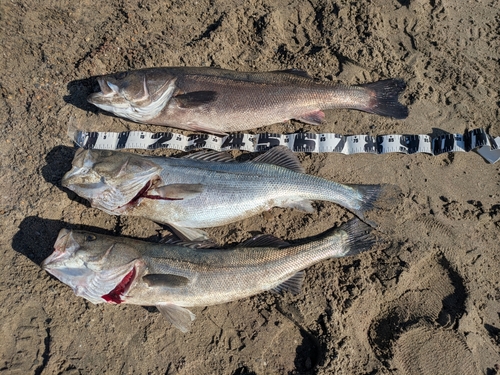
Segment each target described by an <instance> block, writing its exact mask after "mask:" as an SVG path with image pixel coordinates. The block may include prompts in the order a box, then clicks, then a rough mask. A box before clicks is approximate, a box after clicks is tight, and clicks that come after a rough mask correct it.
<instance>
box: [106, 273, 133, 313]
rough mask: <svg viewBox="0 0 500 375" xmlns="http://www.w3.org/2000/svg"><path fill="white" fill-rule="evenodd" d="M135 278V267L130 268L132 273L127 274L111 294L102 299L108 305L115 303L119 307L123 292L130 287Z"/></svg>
mask: <svg viewBox="0 0 500 375" xmlns="http://www.w3.org/2000/svg"><path fill="white" fill-rule="evenodd" d="M134 276H135V267H134V268H132V271H130V272H129V273H127V274H126V275H125V277H124V278H123V280H122V281H121V282H120V284H118V285H117V286H116V287H115V289H113V290H112V291H111V292H109V293H108V294H105V295H103V296H102V298H103V299H104V300H105V301H106V302H109V303H116V304H117V305H119V304H120V303H122V302H123V300H122V298H121V297H122V294H123V292H125V290H127V289H128V288H129V287H130V284H131V283H132V280H134Z"/></svg>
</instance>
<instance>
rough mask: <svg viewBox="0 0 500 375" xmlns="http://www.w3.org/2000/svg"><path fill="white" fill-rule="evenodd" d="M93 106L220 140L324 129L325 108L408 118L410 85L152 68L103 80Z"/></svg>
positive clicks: (395, 81) (296, 73)
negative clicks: (271, 128) (404, 96)
mask: <svg viewBox="0 0 500 375" xmlns="http://www.w3.org/2000/svg"><path fill="white" fill-rule="evenodd" d="M97 81H98V82H99V86H100V88H101V91H100V92H97V93H94V94H91V95H90V96H89V97H88V101H89V102H90V103H92V104H94V105H95V106H97V107H99V108H101V109H103V110H105V111H107V112H111V113H113V114H115V115H116V116H119V117H123V118H126V119H129V120H132V121H135V122H139V123H143V124H153V125H165V126H172V127H175V128H180V129H187V130H191V131H202V132H207V133H213V134H226V133H228V132H235V131H242V130H247V129H253V128H257V127H260V126H264V125H270V124H274V123H278V122H283V121H287V120H289V119H296V120H300V121H303V122H305V123H308V124H313V125H320V124H322V123H323V122H324V119H325V114H324V113H323V112H322V111H323V110H325V109H340V108H348V109H357V110H360V111H365V112H370V113H375V114H378V115H382V116H390V117H394V118H397V119H403V118H406V117H407V116H408V108H407V107H406V106H404V105H402V104H401V103H399V102H398V96H399V94H400V93H401V92H402V91H403V90H404V89H405V87H406V85H405V83H404V82H403V81H401V80H399V79H388V80H383V81H378V82H374V83H368V84H363V85H358V86H346V85H342V84H335V83H330V82H318V81H316V80H314V79H312V78H311V77H309V76H308V75H307V73H306V72H303V71H300V70H294V69H291V70H287V71H274V72H263V73H256V72H253V73H250V72H235V71H231V70H224V69H216V68H194V67H178V68H174V67H172V68H150V69H142V70H134V71H130V72H120V73H116V74H110V75H105V76H100V77H98V78H97Z"/></svg>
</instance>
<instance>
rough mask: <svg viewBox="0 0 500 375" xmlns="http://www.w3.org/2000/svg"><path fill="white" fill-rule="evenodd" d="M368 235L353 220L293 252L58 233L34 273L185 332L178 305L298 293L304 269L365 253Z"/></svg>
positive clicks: (265, 243) (370, 241)
mask: <svg viewBox="0 0 500 375" xmlns="http://www.w3.org/2000/svg"><path fill="white" fill-rule="evenodd" d="M370 229H371V228H370V227H368V226H367V225H366V224H364V223H363V222H361V221H359V219H353V220H351V221H350V222H348V223H346V224H344V225H342V226H341V227H339V228H338V229H335V230H333V231H330V233H329V234H326V235H324V236H322V237H321V238H320V239H319V240H315V241H312V242H309V243H305V244H302V245H298V246H291V245H290V244H288V243H287V242H284V241H281V240H278V239H277V238H275V237H272V236H269V235H261V236H258V237H254V238H253V239H251V240H249V241H247V242H246V243H244V244H242V245H239V246H237V247H235V248H232V249H216V248H207V243H195V244H186V243H182V244H178V245H176V244H161V243H150V242H144V241H139V240H133V239H129V238H125V237H111V236H105V235H100V234H94V233H90V232H82V231H70V230H67V229H62V230H61V231H60V232H59V236H58V238H57V241H56V243H55V245H54V252H53V253H52V254H51V255H50V256H49V257H48V258H47V259H45V260H44V261H43V263H42V267H43V269H45V270H46V271H47V272H49V273H50V274H52V275H53V276H55V277H56V278H58V279H59V280H60V281H62V282H63V283H65V284H67V285H68V286H70V287H71V288H72V289H73V291H74V292H75V294H76V295H77V296H80V297H83V298H85V299H87V300H89V301H90V302H92V303H96V304H97V303H104V302H108V303H112V304H120V303H129V304H135V305H143V306H156V307H157V308H158V310H159V311H160V312H161V313H162V314H163V315H164V316H165V318H167V319H168V320H169V321H170V322H171V323H172V324H173V325H174V326H175V327H177V328H179V329H180V330H181V331H183V332H186V331H188V330H189V326H190V324H191V322H192V321H193V320H194V317H195V316H194V314H193V313H192V312H191V311H189V310H188V309H186V307H195V306H208V305H215V304H221V303H225V302H229V301H235V300H237V299H241V298H245V297H249V296H252V295H255V294H258V293H260V292H263V291H267V290H273V291H277V292H280V291H284V290H289V291H291V292H294V293H298V292H299V291H300V286H301V284H302V280H303V278H304V273H303V270H304V269H305V268H307V267H309V266H311V265H313V264H315V263H318V262H320V261H322V260H325V259H329V258H339V257H345V256H351V255H356V254H358V253H361V252H363V251H366V250H369V249H370V248H371V247H372V246H373V245H374V243H375V242H376V241H375V237H374V235H373V234H372V233H371V232H370Z"/></svg>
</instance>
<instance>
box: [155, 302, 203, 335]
mask: <svg viewBox="0 0 500 375" xmlns="http://www.w3.org/2000/svg"><path fill="white" fill-rule="evenodd" d="M156 308H157V309H158V310H159V311H160V312H161V314H162V315H163V316H164V317H165V318H166V319H167V320H168V321H169V322H170V323H172V325H173V326H174V327H175V328H178V329H180V330H181V332H182V333H186V332H188V331H189V328H190V327H191V322H192V321H193V320H194V319H195V317H196V316H195V315H194V314H193V313H192V312H191V311H189V310H188V309H185V308H184V307H180V306H177V305H174V304H170V303H165V304H158V305H156Z"/></svg>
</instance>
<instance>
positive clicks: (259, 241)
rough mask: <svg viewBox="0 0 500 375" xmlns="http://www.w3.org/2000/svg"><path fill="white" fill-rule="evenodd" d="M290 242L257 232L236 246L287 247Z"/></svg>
mask: <svg viewBox="0 0 500 375" xmlns="http://www.w3.org/2000/svg"><path fill="white" fill-rule="evenodd" d="M287 246H290V244H289V243H288V242H286V241H283V240H281V239H279V238H276V237H274V236H273V235H271V234H259V235H257V236H255V237H252V238H250V239H249V240H246V241H245V242H242V243H241V244H239V245H238V247H278V248H279V247H287Z"/></svg>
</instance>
